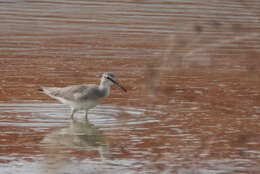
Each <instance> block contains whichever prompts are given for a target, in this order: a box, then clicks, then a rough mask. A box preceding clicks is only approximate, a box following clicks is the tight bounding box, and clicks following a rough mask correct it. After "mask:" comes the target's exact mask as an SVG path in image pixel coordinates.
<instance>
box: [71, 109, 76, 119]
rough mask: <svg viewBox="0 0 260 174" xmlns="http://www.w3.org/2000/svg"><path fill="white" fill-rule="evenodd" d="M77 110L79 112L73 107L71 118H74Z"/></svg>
mask: <svg viewBox="0 0 260 174" xmlns="http://www.w3.org/2000/svg"><path fill="white" fill-rule="evenodd" d="M76 112H77V110H76V109H72V112H71V115H70V118H71V119H72V120H74V118H73V116H74V114H75V113H76Z"/></svg>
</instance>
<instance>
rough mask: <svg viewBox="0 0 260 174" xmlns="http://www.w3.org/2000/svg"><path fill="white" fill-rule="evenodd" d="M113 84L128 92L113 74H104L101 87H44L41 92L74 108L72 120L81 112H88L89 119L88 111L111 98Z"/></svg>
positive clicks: (90, 85)
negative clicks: (108, 97) (105, 99)
mask: <svg viewBox="0 0 260 174" xmlns="http://www.w3.org/2000/svg"><path fill="white" fill-rule="evenodd" d="M112 84H116V85H117V86H119V87H120V88H121V89H122V90H124V91H125V92H126V89H125V88H124V87H123V86H121V85H120V84H119V83H118V82H117V81H116V80H115V75H114V74H113V73H104V74H103V76H102V78H101V82H100V85H99V86H97V85H93V84H89V85H88V84H83V85H73V86H68V87H63V88H57V87H42V88H41V90H42V91H43V92H44V93H45V94H47V95H48V96H50V97H52V98H54V99H56V100H59V101H60V102H62V103H64V104H67V105H69V106H70V107H71V108H72V113H71V118H72V119H73V115H74V114H75V113H76V112H77V111H79V110H85V111H86V115H85V116H86V119H87V112H88V110H89V109H91V108H93V107H95V106H96V105H97V104H98V103H99V102H100V101H101V100H102V99H104V98H105V97H107V96H109V93H110V86H111V85H112Z"/></svg>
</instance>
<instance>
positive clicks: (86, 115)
mask: <svg viewBox="0 0 260 174" xmlns="http://www.w3.org/2000/svg"><path fill="white" fill-rule="evenodd" d="M85 119H86V120H87V121H88V110H86V111H85Z"/></svg>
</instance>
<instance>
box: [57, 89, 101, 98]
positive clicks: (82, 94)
mask: <svg viewBox="0 0 260 174" xmlns="http://www.w3.org/2000/svg"><path fill="white" fill-rule="evenodd" d="M98 92H99V91H98V86H96V85H74V86H68V87H65V88H61V89H60V91H59V92H58V95H56V96H57V97H61V98H64V99H66V100H71V101H80V100H88V99H91V98H92V99H94V98H95V96H96V95H95V94H97V93H98Z"/></svg>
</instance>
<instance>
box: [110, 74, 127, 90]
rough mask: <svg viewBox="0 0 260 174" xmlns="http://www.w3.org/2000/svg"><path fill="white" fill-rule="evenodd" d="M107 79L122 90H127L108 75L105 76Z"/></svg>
mask: <svg viewBox="0 0 260 174" xmlns="http://www.w3.org/2000/svg"><path fill="white" fill-rule="evenodd" d="M107 79H109V80H110V81H111V82H113V83H114V84H115V85H117V86H118V87H119V88H121V89H122V90H123V91H125V92H126V91H127V90H126V89H125V88H124V87H123V86H122V85H120V83H118V82H117V81H115V80H113V79H111V78H110V77H107Z"/></svg>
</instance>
